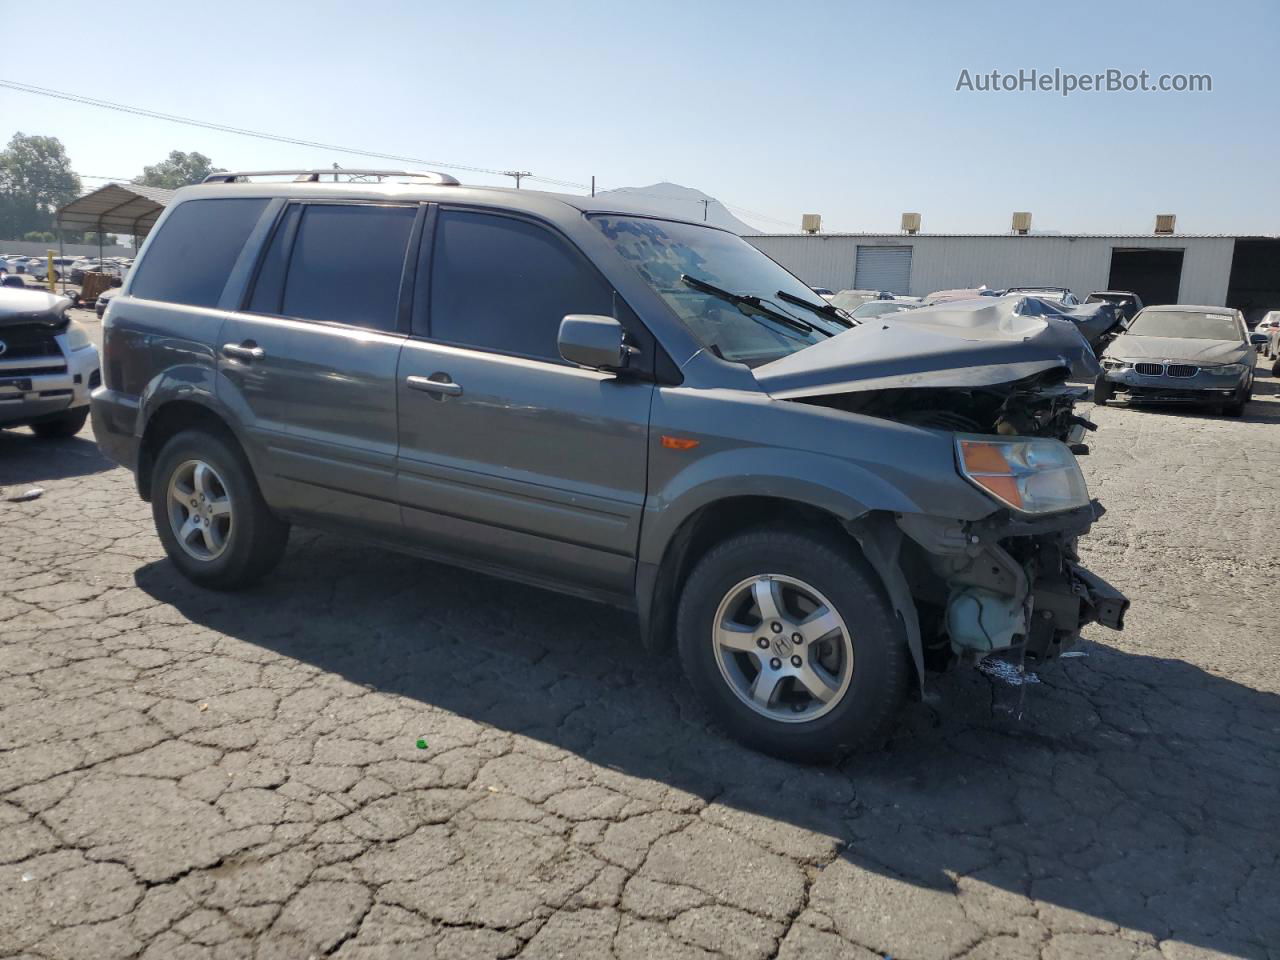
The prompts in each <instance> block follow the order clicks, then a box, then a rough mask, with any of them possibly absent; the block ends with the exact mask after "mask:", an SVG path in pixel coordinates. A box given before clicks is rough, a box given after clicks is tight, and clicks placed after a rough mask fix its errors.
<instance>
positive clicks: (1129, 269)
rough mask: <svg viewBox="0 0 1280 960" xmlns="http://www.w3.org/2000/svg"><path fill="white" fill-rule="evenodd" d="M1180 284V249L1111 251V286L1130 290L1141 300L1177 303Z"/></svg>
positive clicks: (1145, 301)
mask: <svg viewBox="0 0 1280 960" xmlns="http://www.w3.org/2000/svg"><path fill="white" fill-rule="evenodd" d="M1181 284H1182V251H1181V250H1150V249H1147V250H1133V249H1123V248H1121V247H1116V248H1115V249H1114V250H1112V251H1111V279H1110V280H1109V281H1108V284H1107V285H1108V286H1109V287H1110V288H1111V289H1112V290H1132V291H1133V292H1134V293H1136V294H1137V295H1138V297H1139V298H1140V299H1141V300H1142V302H1143V303H1144V304H1146V305H1147V306H1151V305H1152V304H1157V303H1177V302H1178V288H1179V286H1181Z"/></svg>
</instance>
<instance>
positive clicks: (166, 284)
mask: <svg viewBox="0 0 1280 960" xmlns="http://www.w3.org/2000/svg"><path fill="white" fill-rule="evenodd" d="M268 202H269V201H267V200H266V199H247V198H235V199H232V198H228V199H226V200H188V201H187V202H186V203H183V204H180V205H179V206H178V207H177V209H175V210H174V211H173V212H172V213H170V214H169V216H168V218H167V219H166V220H165V222H164V225H163V226H162V227H161V228H160V233H159V235H157V236H156V238H155V240H153V241H152V243H151V246H150V247H149V248H148V250H147V255H146V256H145V257H143V258H142V259H141V260H140V261H139V262H138V265H137V266H136V267H135V268H134V277H133V284H132V286H131V287H130V293H131V294H132V295H133V296H135V297H142V298H143V299H145V300H163V301H165V302H167V303H181V304H184V305H186V306H191V307H216V306H217V305H218V299H219V298H220V297H221V296H222V288H223V287H224V286H226V284H227V277H229V276H230V275H231V268H232V267H234V266H235V263H236V259H237V258H238V257H239V256H240V248H241V247H243V246H244V242H245V240H247V239H248V237H249V233H250V232H251V231H252V230H253V228H254V226H255V225H256V224H257V222H258V218H259V217H261V216H262V211H263V210H265V209H266V207H267V203H268Z"/></svg>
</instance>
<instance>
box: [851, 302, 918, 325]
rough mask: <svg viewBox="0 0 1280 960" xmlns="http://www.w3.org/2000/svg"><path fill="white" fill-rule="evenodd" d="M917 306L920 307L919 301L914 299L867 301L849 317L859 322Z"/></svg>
mask: <svg viewBox="0 0 1280 960" xmlns="http://www.w3.org/2000/svg"><path fill="white" fill-rule="evenodd" d="M918 306H920V301H919V300H918V299H915V298H902V297H894V298H893V299H892V300H868V301H867V302H866V303H864V304H862V305H861V306H860V307H857V308H856V309H855V310H854V311H853V312H852V313H850V314H849V315H850V316H851V317H856V318H857V319H859V320H870V319H872V318H873V317H883V316H887V315H888V314H892V313H901V312H902V311H903V310H912V309H914V308H915V307H918Z"/></svg>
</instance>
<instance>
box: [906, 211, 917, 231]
mask: <svg viewBox="0 0 1280 960" xmlns="http://www.w3.org/2000/svg"><path fill="white" fill-rule="evenodd" d="M902 232H903V233H919V232H920V214H918V213H904V214H903V215H902Z"/></svg>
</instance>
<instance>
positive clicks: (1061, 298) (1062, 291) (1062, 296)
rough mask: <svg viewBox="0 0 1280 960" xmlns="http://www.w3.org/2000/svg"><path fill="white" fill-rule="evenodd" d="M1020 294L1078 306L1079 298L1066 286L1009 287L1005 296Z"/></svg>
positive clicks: (1069, 305)
mask: <svg viewBox="0 0 1280 960" xmlns="http://www.w3.org/2000/svg"><path fill="white" fill-rule="evenodd" d="M1015 293H1016V294H1021V295H1022V296H1024V297H1039V298H1040V299H1041V300H1055V301H1057V302H1058V303H1061V304H1063V305H1064V306H1068V307H1078V306H1079V305H1080V300H1079V299H1078V298H1077V297H1076V295H1075V294H1074V293H1072V292H1071V291H1070V290H1068V289H1067V288H1066V287H1009V288H1008V289H1007V290H1005V291H1004V295H1005V296H1009V295H1010V294H1015Z"/></svg>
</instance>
